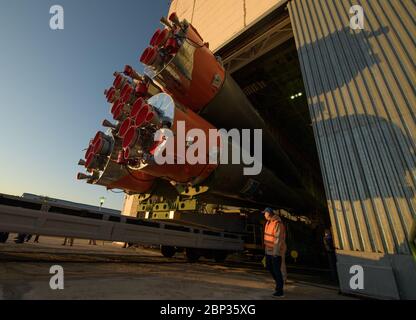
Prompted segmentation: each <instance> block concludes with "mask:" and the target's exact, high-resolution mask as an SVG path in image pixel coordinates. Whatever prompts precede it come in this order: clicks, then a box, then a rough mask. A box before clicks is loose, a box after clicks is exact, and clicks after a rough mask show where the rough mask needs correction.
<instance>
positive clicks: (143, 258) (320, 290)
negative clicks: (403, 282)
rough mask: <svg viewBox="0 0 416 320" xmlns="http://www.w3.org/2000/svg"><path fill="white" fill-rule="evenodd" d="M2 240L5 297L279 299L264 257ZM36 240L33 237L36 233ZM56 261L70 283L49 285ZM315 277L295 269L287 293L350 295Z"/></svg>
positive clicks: (1, 291)
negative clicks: (194, 259) (260, 260)
mask: <svg viewBox="0 0 416 320" xmlns="http://www.w3.org/2000/svg"><path fill="white" fill-rule="evenodd" d="M11 238H12V237H11ZM11 240H12V239H9V241H8V242H7V243H6V244H0V262H1V263H0V299H71V300H72V299H163V300H164V299H185V300H188V299H201V300H224V299H241V300H268V299H273V298H272V296H271V294H272V293H273V290H272V289H273V280H272V279H271V276H270V275H269V274H268V272H267V271H266V270H264V268H262V267H261V265H258V264H253V263H251V264H250V263H240V262H238V260H237V259H236V257H231V258H230V261H229V262H226V263H224V264H216V263H214V262H210V261H209V260H201V262H198V263H188V262H187V261H186V260H185V259H184V257H183V255H182V254H177V256H175V257H174V258H171V259H168V258H164V257H162V256H161V255H160V253H159V252H158V251H156V250H153V249H144V248H129V249H123V248H121V245H117V244H113V243H108V242H106V243H103V242H102V241H97V246H91V245H88V241H87V240H78V239H76V240H75V243H74V246H73V247H69V246H62V242H63V239H61V238H52V237H41V238H40V243H39V244H34V243H32V242H31V243H25V244H15V243H14V242H12V241H11ZM31 241H33V238H32V240H31ZM52 265H61V266H62V267H63V269H64V283H65V287H64V290H51V289H50V287H49V281H50V278H51V277H52V276H53V275H52V274H50V273H49V270H50V267H51V266H52ZM317 282H319V281H314V279H312V278H311V277H309V278H308V277H306V278H305V277H302V276H299V275H292V274H289V280H288V283H287V285H286V289H285V290H286V298H285V299H290V300H291V299H331V300H332V299H351V298H348V297H345V296H342V295H339V294H338V289H337V288H336V287H333V286H327V285H322V284H317Z"/></svg>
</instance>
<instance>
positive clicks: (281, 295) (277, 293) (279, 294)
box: [273, 291, 285, 298]
mask: <svg viewBox="0 0 416 320" xmlns="http://www.w3.org/2000/svg"><path fill="white" fill-rule="evenodd" d="M284 297H285V295H284V293H283V292H279V291H276V292H275V293H273V298H284Z"/></svg>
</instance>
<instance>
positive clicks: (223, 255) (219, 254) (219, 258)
mask: <svg viewBox="0 0 416 320" xmlns="http://www.w3.org/2000/svg"><path fill="white" fill-rule="evenodd" d="M227 255H228V253H227V252H226V251H216V252H214V260H215V262H218V263H222V262H224V261H225V259H227Z"/></svg>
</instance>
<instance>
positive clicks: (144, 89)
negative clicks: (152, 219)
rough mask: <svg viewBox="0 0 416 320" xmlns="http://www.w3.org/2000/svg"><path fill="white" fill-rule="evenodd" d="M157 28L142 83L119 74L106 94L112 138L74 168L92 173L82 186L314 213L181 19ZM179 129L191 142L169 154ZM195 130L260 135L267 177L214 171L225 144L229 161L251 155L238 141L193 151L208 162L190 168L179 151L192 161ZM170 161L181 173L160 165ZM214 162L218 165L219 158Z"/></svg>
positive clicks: (98, 142)
mask: <svg viewBox="0 0 416 320" xmlns="http://www.w3.org/2000/svg"><path fill="white" fill-rule="evenodd" d="M161 22H162V24H163V28H160V29H157V30H156V32H155V34H154V35H153V36H152V38H151V40H150V43H149V47H147V48H146V49H145V50H144V51H143V53H142V54H141V56H140V58H139V60H140V62H141V63H143V64H144V66H145V72H144V73H145V75H140V74H139V73H137V72H136V71H135V70H134V69H133V67H131V66H128V65H127V66H125V68H124V70H123V72H115V73H114V81H113V85H112V86H111V87H110V88H109V89H106V90H105V91H104V94H105V97H106V99H107V101H108V103H109V104H110V105H111V109H110V112H111V114H112V117H113V120H114V121H108V120H104V121H103V127H106V128H107V130H106V132H103V131H99V132H97V133H96V135H95V137H94V138H93V139H91V140H90V142H89V144H88V148H87V151H86V153H85V157H84V159H82V160H80V161H79V163H78V164H79V165H81V166H84V167H85V170H86V172H85V173H78V179H80V180H86V181H87V182H88V183H90V184H96V185H101V186H104V187H106V188H107V189H122V190H124V192H126V193H128V194H154V195H158V196H162V197H164V198H165V199H169V198H171V199H174V198H176V197H177V196H178V195H185V196H186V195H190V194H192V195H194V196H197V197H200V198H201V199H203V200H204V201H209V202H211V203H224V204H231V205H236V206H244V207H249V208H257V207H262V206H265V205H267V206H274V207H280V208H289V209H292V210H295V211H297V212H307V211H310V210H313V203H314V201H313V199H312V198H311V196H310V195H309V194H308V192H307V191H306V189H305V188H304V187H303V186H302V183H301V179H300V177H299V173H298V171H297V169H296V167H295V165H294V164H293V163H292V162H291V161H290V159H289V158H288V156H287V155H286V153H285V152H284V150H283V149H282V148H281V147H280V145H279V144H278V142H277V141H276V139H275V137H274V136H273V135H272V134H271V133H270V131H269V129H268V128H267V126H266V124H265V122H264V120H263V119H262V117H261V116H260V115H259V114H258V113H257V111H256V110H255V108H254V107H253V106H252V104H251V103H250V101H249V100H248V99H247V97H246V96H245V94H244V93H243V91H242V90H241V88H240V87H239V86H238V85H237V84H236V82H235V81H234V80H233V79H232V77H231V75H230V74H228V73H227V72H226V70H225V69H224V67H223V65H222V62H221V59H220V58H219V57H216V56H215V55H214V54H213V53H212V52H211V51H210V50H209V45H208V44H207V43H205V42H204V40H203V39H202V37H201V36H200V35H199V33H198V31H197V30H196V29H195V28H194V27H193V26H192V25H191V24H190V23H189V22H187V21H186V20H182V21H181V20H180V19H179V18H178V17H177V15H176V13H172V14H171V15H170V16H169V18H168V19H167V18H162V19H161ZM183 129H184V131H185V135H184V136H183V137H182V138H180V139H175V141H174V143H173V146H174V148H167V147H166V143H167V140H168V139H174V138H178V137H180V136H182V135H181V132H180V131H181V130H183ZM193 129H199V130H200V132H203V133H205V134H206V136H209V132H210V130H214V129H224V130H234V131H235V130H237V132H239V133H241V132H242V131H243V130H245V129H249V130H259V129H260V130H261V132H262V139H261V144H262V145H261V147H262V148H261V150H262V151H261V152H262V154H261V157H260V159H261V170H260V171H259V173H258V174H256V175H245V174H244V172H243V170H244V165H243V164H241V163H239V162H238V161H229V162H228V163H222V162H218V161H210V159H212V157H213V154H212V151H213V150H216V151H218V150H223V149H222V148H223V147H224V144H228V148H226V149H227V151H226V152H227V153H230V154H231V151H232V150H234V151H235V150H237V151H238V152H242V153H243V152H246V153H248V154H252V148H249V149H250V150H242V149H243V147H242V144H241V143H240V141H235V140H234V141H233V140H232V139H231V141H230V139H225V140H221V139H217V138H216V139H213V141H210V142H209V146H208V147H207V148H205V149H204V150H202V151H201V149H198V150H193V151H195V152H196V153H199V154H198V157H199V158H203V159H205V160H206V161H201V162H197V163H195V162H194V161H189V159H187V158H184V157H183V154H184V153H183V152H179V151H178V150H183V151H184V152H185V153H186V152H188V151H190V150H191V149H192V148H194V146H195V144H196V140H198V139H199V138H200V137H192V136H189V135H187V134H186V133H187V132H192V130H193ZM165 132H166V134H164V133H165ZM168 133H170V135H169V134H168ZM252 140H253V139H252ZM169 141H170V140H169ZM251 145H253V141H252V142H251ZM251 147H253V146H251ZM168 153H169V155H170V156H172V157H173V158H174V159H175V160H176V161H175V163H164V164H160V163H158V161H156V160H155V159H157V157H158V156H162V155H163V156H165V157H166V156H167V155H168ZM214 157H218V155H217V154H216V153H214ZM230 158H231V157H230Z"/></svg>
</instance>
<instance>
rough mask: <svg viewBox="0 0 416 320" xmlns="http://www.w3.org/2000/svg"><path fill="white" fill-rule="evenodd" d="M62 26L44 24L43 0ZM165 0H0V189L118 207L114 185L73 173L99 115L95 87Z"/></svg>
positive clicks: (128, 53) (134, 61) (135, 53)
mask: <svg viewBox="0 0 416 320" xmlns="http://www.w3.org/2000/svg"><path fill="white" fill-rule="evenodd" d="M55 4H58V5H61V6H62V7H63V8H64V22H65V29H64V30H58V31H56V30H55V31H53V30H51V29H50V28H49V20H50V18H51V15H50V14H49V9H50V7H51V6H52V5H55ZM168 8H169V1H168V0H152V1H148V0H145V1H143V0H142V1H139V0H122V1H115V0H54V1H46V0H45V1H42V0H39V1H34V0H0V119H1V125H0V147H1V148H0V150H1V151H0V152H1V153H0V193H9V194H15V195H21V194H22V193H23V192H30V193H35V194H41V195H47V196H49V197H58V198H62V199H66V200H71V201H78V202H83V203H88V204H93V205H97V204H98V203H99V200H98V199H99V197H101V196H104V197H106V198H107V200H106V202H105V204H104V206H106V207H111V208H116V209H120V208H121V206H122V200H123V196H122V194H115V193H112V192H110V191H106V190H105V188H104V187H100V186H91V185H88V184H85V183H83V182H79V181H77V180H76V179H75V176H76V173H77V172H78V171H79V169H80V168H79V167H78V166H77V162H78V159H79V158H82V157H83V154H84V152H83V151H82V150H83V149H84V148H85V147H86V146H87V144H88V141H89V139H90V138H92V136H93V135H94V134H95V132H96V131H97V130H98V129H100V123H101V121H102V120H103V119H104V118H109V119H111V118H110V114H109V105H108V104H107V102H106V101H105V97H104V95H103V91H104V89H105V88H107V87H109V86H110V85H111V83H112V81H113V79H112V73H113V72H114V71H116V70H122V68H123V67H124V65H125V64H130V65H132V66H134V67H135V68H136V69H137V70H138V71H141V70H142V68H141V66H140V65H139V62H138V57H139V55H140V53H141V52H142V51H143V49H144V48H145V47H146V46H147V45H148V42H149V39H150V37H151V36H152V34H153V32H154V31H155V29H156V28H158V27H159V26H160V25H159V22H158V21H159V19H160V17H161V16H163V15H166V14H167V12H168Z"/></svg>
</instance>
